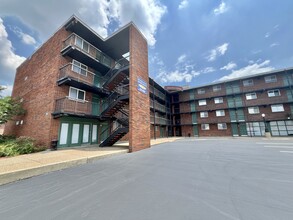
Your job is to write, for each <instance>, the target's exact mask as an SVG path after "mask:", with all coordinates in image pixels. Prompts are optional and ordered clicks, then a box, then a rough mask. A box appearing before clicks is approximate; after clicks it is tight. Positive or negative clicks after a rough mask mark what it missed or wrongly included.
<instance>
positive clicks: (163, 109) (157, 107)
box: [150, 101, 170, 113]
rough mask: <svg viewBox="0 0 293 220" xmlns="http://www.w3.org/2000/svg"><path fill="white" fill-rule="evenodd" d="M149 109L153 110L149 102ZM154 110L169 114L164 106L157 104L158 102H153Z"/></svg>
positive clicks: (168, 110)
mask: <svg viewBox="0 0 293 220" xmlns="http://www.w3.org/2000/svg"><path fill="white" fill-rule="evenodd" d="M150 106H151V108H154V103H153V102H152V101H151V103H150ZM155 109H156V110H158V111H160V112H167V113H170V109H169V108H166V106H164V105H162V104H159V103H158V102H155Z"/></svg>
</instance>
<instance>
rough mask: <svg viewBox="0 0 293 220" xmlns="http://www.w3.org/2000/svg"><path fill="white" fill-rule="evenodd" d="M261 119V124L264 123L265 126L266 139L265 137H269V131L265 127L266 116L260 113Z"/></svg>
mask: <svg viewBox="0 0 293 220" xmlns="http://www.w3.org/2000/svg"><path fill="white" fill-rule="evenodd" d="M261 117H262V119H263V122H264V124H265V136H266V137H267V136H269V134H268V132H269V129H268V127H267V122H266V114H264V113H262V114H261Z"/></svg>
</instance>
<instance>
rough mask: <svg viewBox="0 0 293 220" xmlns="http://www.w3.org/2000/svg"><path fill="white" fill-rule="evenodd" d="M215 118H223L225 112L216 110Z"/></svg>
mask: <svg viewBox="0 0 293 220" xmlns="http://www.w3.org/2000/svg"><path fill="white" fill-rule="evenodd" d="M216 116H217V117H220V116H225V110H217V111H216Z"/></svg>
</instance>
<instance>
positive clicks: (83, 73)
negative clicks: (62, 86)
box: [59, 63, 105, 88]
mask: <svg viewBox="0 0 293 220" xmlns="http://www.w3.org/2000/svg"><path fill="white" fill-rule="evenodd" d="M66 77H70V78H73V79H75V80H76V81H78V82H81V83H85V84H88V85H91V86H96V87H99V88H102V86H103V84H104V82H105V79H104V77H101V76H98V75H97V74H95V73H93V72H91V71H88V70H85V69H82V68H80V67H79V66H76V65H74V64H72V63H68V64H66V65H65V66H63V67H61V68H60V73H59V80H60V79H63V78H66Z"/></svg>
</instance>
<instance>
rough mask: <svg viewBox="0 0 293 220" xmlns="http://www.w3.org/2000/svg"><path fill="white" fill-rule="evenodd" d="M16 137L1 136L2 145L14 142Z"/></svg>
mask: <svg viewBox="0 0 293 220" xmlns="http://www.w3.org/2000/svg"><path fill="white" fill-rule="evenodd" d="M14 139H15V136H9V135H0V144H1V143H5V142H6V141H9V140H14Z"/></svg>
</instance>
